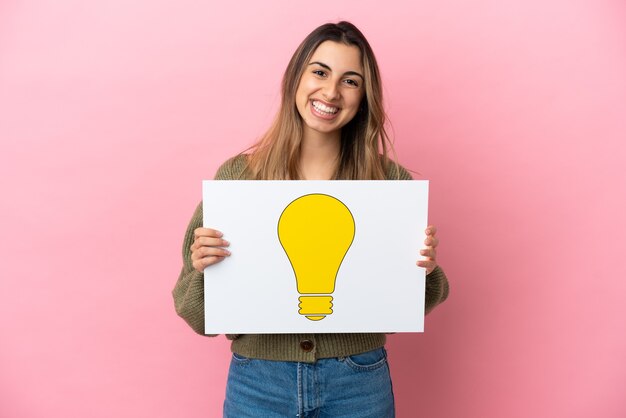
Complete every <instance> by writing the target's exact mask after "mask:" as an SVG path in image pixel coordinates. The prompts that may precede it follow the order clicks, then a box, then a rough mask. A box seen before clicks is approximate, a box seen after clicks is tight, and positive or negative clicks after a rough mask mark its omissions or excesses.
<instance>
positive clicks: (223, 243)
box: [222, 239, 230, 247]
mask: <svg viewBox="0 0 626 418" xmlns="http://www.w3.org/2000/svg"><path fill="white" fill-rule="evenodd" d="M222 245H223V246H225V247H227V246H229V245H230V242H228V241H226V240H225V239H223V240H222Z"/></svg>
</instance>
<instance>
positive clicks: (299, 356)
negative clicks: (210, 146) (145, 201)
mask: <svg viewBox="0 0 626 418" xmlns="http://www.w3.org/2000/svg"><path fill="white" fill-rule="evenodd" d="M396 168H397V169H399V175H400V176H399V179H400V180H411V175H410V174H409V173H408V171H406V170H405V169H404V168H403V167H401V166H399V165H391V166H390V169H389V170H388V173H387V178H388V179H398V170H396ZM215 179H216V180H246V179H247V177H246V156H245V155H238V156H236V157H233V158H231V159H230V160H228V161H226V162H225V163H224V164H222V166H221V167H220V168H219V169H218V171H217V173H216V175H215ZM201 226H202V202H200V204H199V205H198V207H197V208H196V211H195V212H194V214H193V217H192V218H191V221H190V222H189V226H188V227H187V232H186V233H185V239H184V241H183V267H182V270H181V272H180V276H179V278H178V281H177V283H176V286H175V287H174V290H173V291H172V294H173V296H174V305H175V307H176V312H177V313H178V315H179V316H181V317H182V318H183V319H184V320H185V321H186V322H187V323H188V324H189V325H190V326H191V328H193V330H194V331H196V332H197V333H198V334H202V335H205V334H204V274H203V273H200V272H198V271H197V270H195V269H194V268H193V265H192V262H191V250H190V247H191V244H192V243H193V241H194V234H193V231H194V230H195V229H196V228H198V227H201ZM447 297H448V280H447V278H446V275H445V273H444V272H443V270H442V269H441V268H440V267H437V268H435V270H433V271H432V273H430V274H428V275H427V276H426V298H425V299H426V300H425V313H429V312H430V311H431V310H432V309H433V308H434V307H435V306H436V305H438V304H440V303H441V302H443V301H444V300H446V298H447ZM208 336H214V335H208ZM226 337H227V338H228V339H229V340H232V343H231V350H232V351H233V352H234V353H237V354H239V355H242V356H246V357H251V358H260V359H266V360H282V361H300V362H309V363H312V362H314V361H315V360H316V359H319V358H327V357H343V356H349V355H353V354H358V353H363V352H366V351H369V350H373V349H375V348H379V347H382V346H383V345H384V344H385V340H386V337H385V334H380V333H346V334H226Z"/></svg>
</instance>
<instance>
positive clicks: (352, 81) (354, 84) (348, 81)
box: [346, 78, 359, 87]
mask: <svg viewBox="0 0 626 418" xmlns="http://www.w3.org/2000/svg"><path fill="white" fill-rule="evenodd" d="M346 83H348V84H350V85H351V86H354V87H359V83H357V82H356V81H355V80H352V79H350V78H349V79H347V80H346Z"/></svg>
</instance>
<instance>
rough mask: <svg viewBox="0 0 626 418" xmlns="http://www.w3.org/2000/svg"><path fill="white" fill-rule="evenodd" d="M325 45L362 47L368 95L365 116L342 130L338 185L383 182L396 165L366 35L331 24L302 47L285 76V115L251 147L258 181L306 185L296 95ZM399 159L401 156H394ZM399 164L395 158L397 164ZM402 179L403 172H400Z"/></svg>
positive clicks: (347, 25)
mask: <svg viewBox="0 0 626 418" xmlns="http://www.w3.org/2000/svg"><path fill="white" fill-rule="evenodd" d="M325 41H333V42H339V43H343V44H346V45H349V46H352V45H354V46H356V47H357V48H359V50H360V51H361V64H362V67H363V72H364V74H363V76H364V78H365V80H364V83H363V85H364V88H365V92H364V95H363V98H362V99H361V104H360V108H359V111H358V112H357V114H356V115H355V116H354V118H353V119H352V120H351V121H350V122H348V123H347V124H346V125H345V126H344V127H343V128H342V129H341V146H340V155H339V161H338V164H337V169H336V172H335V177H334V178H335V179H343V180H382V179H385V178H386V173H387V172H388V166H389V164H390V161H389V158H388V153H389V151H391V152H392V153H394V150H393V145H392V143H391V140H390V139H389V136H388V135H387V132H386V131H385V121H386V115H385V111H384V109H383V93H382V84H381V79H380V72H379V70H378V64H377V63H376V58H375V57H374V52H373V51H372V48H371V47H370V45H369V43H368V42H367V39H365V36H363V34H362V33H361V31H360V30H359V29H358V28H357V27H356V26H354V25H353V24H352V23H350V22H339V23H327V24H325V25H322V26H320V27H318V28H317V29H315V30H314V31H313V32H311V33H310V34H309V35H308V36H307V37H306V38H305V39H304V41H302V43H301V44H300V46H299V47H298V49H297V50H296V52H295V53H294V54H293V56H292V57H291V60H290V61H289V65H287V69H286V70H285V74H284V76H283V81H282V89H281V105H280V109H279V111H278V113H277V115H276V117H275V119H274V121H273V123H272V125H271V126H270V128H269V129H268V131H267V132H266V133H265V134H264V135H263V136H262V137H261V138H260V140H259V141H258V142H257V143H256V144H254V145H253V146H252V147H250V148H249V149H248V150H247V151H250V156H249V158H248V170H249V174H250V177H251V178H253V179H258V180H297V179H300V178H301V176H300V171H299V159H300V144H301V142H302V137H303V123H304V122H303V120H302V118H301V116H300V114H299V113H298V109H297V107H296V90H297V89H298V85H299V83H300V79H301V77H302V74H303V73H304V70H305V67H306V66H307V64H308V63H309V61H310V59H311V56H312V55H313V53H314V52H315V50H316V49H317V47H318V46H319V45H320V44H321V43H322V42H325ZM394 156H395V155H394ZM394 160H395V158H394ZM396 173H397V171H396Z"/></svg>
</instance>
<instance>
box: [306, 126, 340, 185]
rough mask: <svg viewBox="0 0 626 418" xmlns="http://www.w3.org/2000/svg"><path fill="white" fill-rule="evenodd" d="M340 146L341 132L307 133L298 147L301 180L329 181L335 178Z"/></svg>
mask: <svg viewBox="0 0 626 418" xmlns="http://www.w3.org/2000/svg"><path fill="white" fill-rule="evenodd" d="M340 146H341V132H336V133H332V134H320V133H319V132H307V133H305V135H304V137H303V138H302V145H301V147H300V173H301V175H302V178H303V180H331V179H332V178H334V177H335V172H336V171H337V164H338V161H339V152H340Z"/></svg>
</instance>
